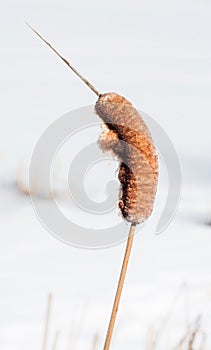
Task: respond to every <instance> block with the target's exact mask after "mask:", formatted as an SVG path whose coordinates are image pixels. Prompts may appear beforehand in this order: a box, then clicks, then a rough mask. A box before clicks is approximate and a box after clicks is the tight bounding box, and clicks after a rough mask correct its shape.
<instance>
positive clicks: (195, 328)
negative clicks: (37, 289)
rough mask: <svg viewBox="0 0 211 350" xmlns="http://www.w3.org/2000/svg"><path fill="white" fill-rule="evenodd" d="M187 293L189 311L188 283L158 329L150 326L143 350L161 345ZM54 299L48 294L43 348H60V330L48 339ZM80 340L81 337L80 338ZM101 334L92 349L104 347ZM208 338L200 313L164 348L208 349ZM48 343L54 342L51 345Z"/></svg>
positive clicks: (73, 346)
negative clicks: (182, 298)
mask: <svg viewBox="0 0 211 350" xmlns="http://www.w3.org/2000/svg"><path fill="white" fill-rule="evenodd" d="M183 292H184V294H185V296H186V299H185V306H186V307H185V310H186V312H187V310H188V305H187V304H188V302H189V300H188V298H187V285H186V284H184V283H183V284H182V285H181V286H180V287H179V289H178V292H177V294H176V296H175V298H174V299H173V302H172V304H171V306H170V308H169V310H168V312H167V313H166V316H165V317H164V318H163V320H162V322H161V324H160V326H159V327H158V329H156V330H155V329H153V328H150V329H149V330H148V333H147V339H146V346H145V347H144V348H143V349H142V350H157V349H158V346H159V342H160V340H161V339H162V337H164V336H165V337H166V336H167V334H166V333H167V331H166V327H167V324H168V323H169V321H170V319H171V317H172V316H173V312H174V310H175V304H176V302H177V300H178V298H179V297H180V295H181V293H183ZM52 299H53V296H52V294H49V295H48V300H47V307H46V315H45V325H44V335H43V346H42V350H48V349H49V350H50V349H52V350H59V340H60V335H61V333H60V331H59V330H56V332H55V336H54V339H53V341H52V343H51V342H50V341H49V339H48V335H49V328H50V321H51V308H52ZM186 318H187V320H189V315H186ZM78 340H79V339H78ZM99 340H100V336H99V333H98V332H96V333H95V334H94V336H93V340H92V342H91V344H90V350H100V349H102V347H101V345H100V341H99ZM206 340H207V335H206V333H205V332H204V331H203V329H202V315H199V316H198V317H197V318H196V320H195V321H193V322H189V324H187V327H186V330H185V331H184V334H183V336H182V337H181V339H178V343H177V344H176V345H174V344H173V345H172V347H171V348H169V349H164V350H206ZM71 343H72V344H70V347H69V348H71V350H75V349H76V348H77V349H79V346H78V345H79V344H78V343H77V345H76V343H75V344H73V343H74V342H71ZM48 344H52V345H51V346H49V345H48Z"/></svg>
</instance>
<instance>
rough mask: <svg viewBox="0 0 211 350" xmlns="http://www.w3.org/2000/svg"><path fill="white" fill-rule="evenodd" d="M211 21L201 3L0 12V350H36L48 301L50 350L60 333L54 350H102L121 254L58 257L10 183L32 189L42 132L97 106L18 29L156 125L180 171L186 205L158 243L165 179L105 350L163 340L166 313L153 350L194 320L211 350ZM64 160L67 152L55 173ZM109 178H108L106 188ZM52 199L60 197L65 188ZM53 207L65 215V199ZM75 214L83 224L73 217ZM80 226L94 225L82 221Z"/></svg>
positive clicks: (12, 7) (66, 249)
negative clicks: (152, 335) (153, 335)
mask: <svg viewBox="0 0 211 350" xmlns="http://www.w3.org/2000/svg"><path fill="white" fill-rule="evenodd" d="M210 12H211V3H210V1H203V0H194V1H189V0H185V1H180V0H179V1H172V2H169V1H166V0H161V1H159V2H157V1H152V0H149V1H145V0H144V1H141V2H140V1H135V0H134V1H132V2H131V1H130V2H129V1H121V2H120V1H119V0H118V1H116V2H112V1H111V0H108V1H106V2H103V3H100V2H99V1H98V2H97V1H87V2H85V1H82V0H79V1H78V2H77V3H76V2H75V3H74V2H68V1H66V0H62V1H60V2H56V1H53V2H52V1H51V2H50V1H47V0H44V1H42V2H41V1H34V0H32V1H31V2H26V1H24V0H20V1H18V2H15V1H12V0H10V1H7V2H4V4H2V9H1V15H0V19H1V21H0V26H1V33H2V35H1V38H0V51H1V65H0V76H1V80H0V84H1V95H2V98H1V116H0V118H1V126H2V127H1V138H0V232H1V241H0V242H1V244H0V276H1V280H0V347H1V349H4V350H20V349H21V350H24V349H27V348H30V349H31V350H35V349H37V348H41V346H42V336H43V332H44V316H45V310H46V302H47V295H48V293H49V292H52V293H53V307H52V317H51V322H50V339H49V342H48V349H50V347H51V346H52V343H53V339H54V336H55V332H56V330H57V329H59V330H60V331H61V334H60V337H59V346H58V349H59V350H63V349H67V348H68V347H69V348H73V349H78V350H83V349H87V347H88V348H90V349H91V344H92V343H93V339H94V337H95V335H96V333H97V334H99V342H98V345H97V349H102V346H103V340H104V337H105V332H106V329H107V325H108V320H109V316H110V312H111V306H112V302H113V298H114V293H115V288H116V285H117V280H118V276H119V271H120V267H121V262H122V258H123V254H124V244H121V245H117V246H114V247H112V248H110V249H100V250H84V249H77V248H74V247H71V246H70V245H65V244H63V243H62V242H60V241H59V240H57V239H55V238H54V237H53V236H51V235H50V234H49V233H48V232H47V231H46V230H45V228H44V227H43V226H42V225H41V224H40V222H39V221H38V219H37V217H36V214H35V212H34V210H33V208H32V205H31V201H30V199H29V197H28V196H27V195H23V194H21V193H20V192H19V191H18V189H17V186H16V180H17V177H18V176H23V181H24V183H25V182H26V174H27V168H28V164H29V159H30V156H31V153H32V151H33V149H34V146H35V145H36V142H37V140H38V138H39V137H40V135H41V134H42V133H43V132H44V130H45V129H46V128H47V127H48V126H49V124H51V123H52V122H53V121H54V120H56V119H57V118H59V117H60V116H62V115H63V114H64V113H66V112H68V111H70V110H73V109H74V108H79V107H82V106H86V105H90V104H94V102H95V96H94V95H93V94H92V93H91V92H90V91H89V90H88V89H87V88H86V87H85V86H84V85H83V84H82V83H81V82H80V81H79V79H78V78H77V77H75V76H74V75H73V74H72V73H71V72H69V71H68V70H67V68H66V67H65V66H64V65H63V64H62V63H61V62H60V61H59V60H58V59H57V57H55V56H54V55H53V54H52V53H51V52H50V50H49V49H48V48H47V47H45V46H44V44H42V43H41V42H40V41H39V40H38V38H36V37H35V36H34V34H33V33H32V32H30V31H29V29H28V28H27V27H26V26H25V24H24V21H25V20H27V21H29V22H30V23H31V24H32V25H34V26H35V27H36V28H37V29H38V30H40V31H41V33H42V34H43V35H45V36H46V37H47V39H49V40H50V41H51V42H52V43H53V44H54V45H55V46H56V47H57V48H58V49H59V50H60V51H61V52H62V53H63V54H64V55H65V56H66V57H67V58H70V60H71V61H72V62H73V63H75V64H76V67H77V68H78V69H80V70H81V71H82V73H83V74H84V75H85V76H87V77H88V78H89V79H90V80H91V82H92V83H93V84H94V85H96V87H97V88H98V89H101V90H102V91H109V90H110V89H112V90H113V91H117V92H119V93H121V94H122V95H124V96H127V98H128V99H129V100H131V101H132V102H133V104H134V105H135V106H136V107H137V108H139V109H141V110H143V111H145V112H146V113H147V114H149V115H151V116H153V117H154V118H155V120H156V121H158V122H159V123H160V125H161V126H162V127H163V128H164V130H165V131H166V132H167V134H168V135H169V137H170V139H171V140H172V142H173V143H174V145H175V148H176V150H177V153H178V156H179V159H180V162H181V167H182V193H181V200H180V204H179V208H178V211H177V213H176V216H175V217H174V219H173V221H172V222H171V224H170V225H169V226H168V228H167V229H166V230H165V231H164V232H163V233H162V234H161V235H155V234H154V232H155V227H156V223H157V220H158V219H159V215H160V212H161V210H162V208H163V205H164V202H165V196H166V191H167V177H166V173H165V169H164V167H161V170H162V174H161V177H162V181H161V184H160V187H159V194H158V198H157V202H156V205H155V211H154V214H153V216H152V218H151V219H150V220H149V221H148V222H147V223H146V225H144V226H143V229H142V230H141V231H140V232H139V233H138V234H137V235H136V237H135V244H134V247H133V254H132V257H131V261H130V265H129V270H128V275H127V280H126V284H125V288H124V292H123V297H122V301H121V307H120V310H119V315H118V320H117V325H116V331H115V335H114V339H113V344H112V349H116V350H118V349H122V350H126V349H133V350H136V349H145V344H146V338H147V333H148V331H149V329H150V327H152V328H153V329H154V328H155V329H158V328H159V325H160V324H161V323H162V320H163V319H165V317H166V316H167V315H168V313H169V310H171V305H172V303H173V306H172V308H173V311H172V312H170V318H169V321H168V323H167V325H166V328H165V329H164V330H163V333H162V334H161V337H160V341H159V343H158V346H157V349H158V350H162V349H164V350H165V349H171V348H173V347H174V346H175V345H176V344H177V342H178V341H179V340H180V339H181V338H182V336H183V335H184V333H185V330H186V327H187V323H188V322H189V321H190V320H191V321H192V322H194V321H195V320H196V318H197V316H198V315H199V314H203V317H202V328H203V330H204V331H205V332H206V333H207V336H208V338H207V349H210V347H211V339H210V324H211V293H210V292H211V254H210V245H211V230H210V226H208V225H205V222H206V221H207V216H209V215H210V210H211V209H210V208H211V201H210V194H211V185H210V178H211V176H210V175H211V174H210V171H211V170H210V169H211V166H210V165H211V158H210V145H209V143H210V141H209V140H210V127H211V122H210V120H211V119H210V111H211V109H210V107H211V106H210V93H209V91H210V81H211V80H210V77H211V69H210V58H211V50H210V49H211V47H210V45H211V44H210V30H211V22H210ZM87 137H88V136H87ZM87 140H88V138H87ZM78 146H79V147H80V145H78ZM66 161H68V148H67V150H66V151H65V157H64V158H63V160H62V162H63V163H62V164H65V162H66ZM69 161H70V160H69ZM101 171H102V169H101ZM103 171H104V172H105V166H104V167H103ZM112 171H113V165H112V166H111V167H110V168H109V171H108V172H107V173H106V174H105V181H106V182H107V181H108V178H109V176H108V174H110V175H111V173H112ZM63 176H65V175H64V174H62V179H63V178H64V177H63ZM91 178H92V176H90V175H89V174H88V176H87V183H88V184H87V186H88V187H87V191H88V194H89V195H90V196H91V197H92V199H93V198H94V199H95V200H97V201H99V200H100V199H102V198H104V197H105V189H106V186H104V187H102V193H100V186H99V184H102V182H99V183H97V190H98V192H97V193H95V188H94V183H93V181H91V180H90V179H91ZM103 179H104V178H103ZM59 186H61V187H59V189H62V191H63V183H62V182H61V178H60V182H59ZM102 186H103V184H102ZM58 202H59V205H61V206H63V208H64V210H65V212H67V211H68V210H67V209H68V207H67V203H66V198H65V197H64V198H63V197H61V198H60V197H59V198H58ZM75 215H76V217H77V216H78V217H79V218H80V215H81V218H83V215H82V213H80V211H78V212H76V213H75ZM115 215H116V217H117V215H118V214H117V213H116V214H115ZM86 219H87V224H88V215H87V216H86ZM98 220H99V221H100V219H99V218H98ZM92 224H93V223H92ZM99 224H100V223H99ZM103 224H104V225H105V226H106V224H107V222H106V221H105V222H103ZM185 283H186V284H185ZM174 300H175V301H174ZM173 301H174V302H173Z"/></svg>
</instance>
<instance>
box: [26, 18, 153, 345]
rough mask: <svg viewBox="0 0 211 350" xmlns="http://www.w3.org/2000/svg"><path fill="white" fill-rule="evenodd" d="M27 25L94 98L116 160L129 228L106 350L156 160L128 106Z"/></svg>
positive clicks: (105, 143)
mask: <svg viewBox="0 0 211 350" xmlns="http://www.w3.org/2000/svg"><path fill="white" fill-rule="evenodd" d="M28 26H29V27H30V28H31V29H32V30H33V31H34V32H35V33H36V34H37V35H38V36H39V37H40V38H41V39H42V40H43V41H44V42H45V43H46V44H47V45H48V46H49V47H50V48H51V49H52V50H53V51H54V52H55V53H56V54H57V55H58V56H59V57H60V58H61V59H62V60H63V61H64V62H65V64H67V65H68V67H69V68H70V69H71V70H73V71H74V73H75V74H77V76H78V77H79V78H80V79H81V80H82V81H83V82H84V83H85V84H86V85H87V86H88V87H89V88H90V89H91V90H92V91H93V92H94V93H95V94H96V95H97V96H98V100H97V102H96V105H95V110H96V112H97V114H98V115H99V117H100V118H101V119H102V120H103V122H104V131H103V133H102V135H101V137H100V140H99V143H100V146H101V148H102V149H103V150H104V151H112V152H113V154H114V155H115V156H116V157H117V158H118V159H119V161H120V167H119V175H118V179H119V181H120V184H121V189H120V195H119V208H120V210H121V213H122V216H123V218H124V219H125V220H126V221H128V222H130V223H131V228H130V232H129V236H128V241H127V245H126V251H125V256H124V261H123V264H122V269H121V273H120V278H119V283H118V287H117V292H116V297H115V300H114V305H113V309H112V314H111V318H110V322H109V327H108V331H107V335H106V340H105V344H104V350H109V348H110V343H111V338H112V334H113V330H114V325H115V321H116V316H117V312H118V307H119V302H120V298H121V294H122V289H123V285H124V281H125V276H126V271H127V266H128V262H129V257H130V253H131V248H132V243H133V238H134V234H135V229H136V225H137V224H139V223H141V222H143V221H145V220H146V219H147V218H148V217H149V216H150V215H151V212H152V209H153V203H154V199H155V194H156V191H157V180H158V158H157V154H156V150H155V146H154V144H153V141H152V138H151V135H150V132H149V130H148V128H147V126H146V124H145V123H144V121H143V119H142V118H141V116H140V115H139V113H138V112H137V111H136V109H135V108H134V107H133V106H132V104H131V103H130V102H129V101H127V100H126V99H125V98H124V97H122V96H120V95H118V94H116V93H106V94H101V93H100V92H99V91H98V90H97V89H96V88H95V87H94V86H93V85H92V84H91V83H90V82H89V81H88V80H87V79H86V78H85V77H83V76H82V75H81V73H79V72H78V71H77V70H76V69H75V68H74V67H73V65H72V64H71V63H70V62H68V61H67V60H66V58H64V57H63V56H62V55H61V54H60V53H59V52H58V51H57V50H56V49H55V48H54V47H53V46H52V45H51V44H50V43H49V42H47V41H46V40H45V39H44V38H43V37H42V36H41V35H40V34H39V33H38V32H37V31H36V30H35V29H33V28H32V27H31V26H30V25H28Z"/></svg>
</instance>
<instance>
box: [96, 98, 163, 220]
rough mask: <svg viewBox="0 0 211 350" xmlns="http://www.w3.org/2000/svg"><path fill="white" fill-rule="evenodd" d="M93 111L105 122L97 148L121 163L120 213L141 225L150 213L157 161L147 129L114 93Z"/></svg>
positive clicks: (127, 104)
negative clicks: (112, 155) (107, 152)
mask: <svg viewBox="0 0 211 350" xmlns="http://www.w3.org/2000/svg"><path fill="white" fill-rule="evenodd" d="M95 109H96V112H97V114H98V115H99V117H100V118H101V119H102V120H103V122H104V124H103V132H102V134H101V137H100V139H99V143H100V146H101V148H102V150H103V151H112V153H113V154H114V155H115V156H117V158H118V159H119V161H120V167H119V174H118V179H119V181H120V184H121V189H120V194H119V208H120V210H121V213H122V215H123V217H124V218H125V219H126V220H127V221H129V222H132V223H135V224H138V223H141V222H143V221H144V220H146V219H147V218H148V217H149V216H150V214H151V212H152V209H153V203H154V199H155V194H156V191H157V182H158V157H157V153H156V149H155V146H154V144H153V141H152V137H151V134H150V132H149V129H148V128H147V126H146V124H145V122H144V121H143V119H142V117H141V116H140V114H139V113H138V112H137V111H136V109H135V108H134V107H133V106H132V104H131V103H130V102H129V101H128V100H126V99H125V98H124V97H122V96H120V95H118V94H116V93H106V94H103V95H100V97H99V99H98V101H97V102H96V105H95Z"/></svg>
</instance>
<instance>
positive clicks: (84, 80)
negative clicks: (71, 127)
mask: <svg viewBox="0 0 211 350" xmlns="http://www.w3.org/2000/svg"><path fill="white" fill-rule="evenodd" d="M26 25H27V26H28V27H29V28H30V29H31V30H32V31H33V32H34V33H35V34H36V35H37V36H38V37H39V38H40V39H41V40H42V41H44V42H45V43H46V45H48V46H49V47H50V49H51V50H53V51H54V52H55V54H56V55H57V56H59V57H60V58H61V60H62V61H63V62H64V63H66V65H67V66H68V67H69V68H70V69H72V71H73V72H74V73H75V74H76V75H77V76H78V77H79V78H80V79H81V80H82V81H83V82H84V83H85V84H86V85H87V86H88V87H89V88H90V89H91V90H92V91H93V92H94V93H95V94H96V95H97V96H100V95H101V94H100V92H99V91H98V90H97V89H96V88H95V87H94V86H93V85H92V84H91V83H90V82H89V81H88V80H87V79H86V78H85V77H84V76H83V75H81V73H79V72H78V71H77V70H76V69H75V68H74V67H73V66H72V64H71V63H70V62H69V61H67V60H66V58H65V57H63V56H62V55H61V54H60V53H59V52H58V51H57V50H56V49H55V48H54V47H53V46H52V45H51V44H50V43H49V42H48V41H47V40H46V39H45V38H43V37H42V35H41V34H40V33H38V32H37V31H36V30H35V29H34V28H33V27H32V26H31V25H30V24H29V23H27V22H26Z"/></svg>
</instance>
